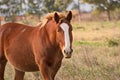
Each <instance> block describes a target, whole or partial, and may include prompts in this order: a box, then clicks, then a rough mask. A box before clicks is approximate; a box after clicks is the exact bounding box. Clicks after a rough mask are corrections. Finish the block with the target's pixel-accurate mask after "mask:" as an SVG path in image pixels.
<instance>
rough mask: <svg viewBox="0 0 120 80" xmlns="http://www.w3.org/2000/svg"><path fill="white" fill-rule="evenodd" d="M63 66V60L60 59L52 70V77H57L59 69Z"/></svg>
mask: <svg viewBox="0 0 120 80" xmlns="http://www.w3.org/2000/svg"><path fill="white" fill-rule="evenodd" d="M60 67H61V61H59V62H58V63H57V64H56V65H55V66H54V69H53V71H52V78H53V79H54V78H55V75H56V74H57V72H58V70H59V69H60Z"/></svg>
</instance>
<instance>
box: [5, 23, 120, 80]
mask: <svg viewBox="0 0 120 80" xmlns="http://www.w3.org/2000/svg"><path fill="white" fill-rule="evenodd" d="M73 27H74V28H73V35H74V41H73V49H74V53H73V56H72V58H71V59H64V60H63V64H62V67H61V68H60V70H59V72H58V73H57V75H56V79H55V80H120V21H118V22H114V21H111V22H74V23H73ZM13 75H14V72H13V68H12V66H11V65H9V64H7V67H6V72H5V80H13ZM36 76H38V73H34V74H33V73H26V75H25V80H38V79H35V78H36Z"/></svg>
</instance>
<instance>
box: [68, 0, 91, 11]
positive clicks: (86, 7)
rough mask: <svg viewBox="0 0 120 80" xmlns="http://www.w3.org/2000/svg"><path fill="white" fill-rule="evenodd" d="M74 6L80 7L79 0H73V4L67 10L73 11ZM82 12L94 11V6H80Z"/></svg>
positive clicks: (85, 4) (86, 4)
mask: <svg viewBox="0 0 120 80" xmlns="http://www.w3.org/2000/svg"><path fill="white" fill-rule="evenodd" d="M74 4H76V5H78V0H73V3H71V4H70V6H69V7H68V8H67V10H71V9H72V7H73V6H74ZM80 10H81V11H85V12H90V11H91V10H92V6H91V5H90V4H88V3H84V4H81V5H80Z"/></svg>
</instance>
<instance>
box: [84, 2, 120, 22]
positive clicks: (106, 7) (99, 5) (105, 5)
mask: <svg viewBox="0 0 120 80" xmlns="http://www.w3.org/2000/svg"><path fill="white" fill-rule="evenodd" d="M83 1H84V2H87V3H90V4H94V5H95V6H96V9H97V10H99V11H101V12H103V11H106V12H107V15H108V20H111V11H113V10H115V9H116V8H120V1H119V0H83Z"/></svg>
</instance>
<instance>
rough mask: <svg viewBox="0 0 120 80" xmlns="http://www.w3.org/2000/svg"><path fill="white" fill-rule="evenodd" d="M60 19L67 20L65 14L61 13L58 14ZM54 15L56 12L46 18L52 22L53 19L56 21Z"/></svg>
mask: <svg viewBox="0 0 120 80" xmlns="http://www.w3.org/2000/svg"><path fill="white" fill-rule="evenodd" d="M56 13H57V14H58V15H59V17H60V18H65V15H64V13H61V12H56ZM54 14H55V12H52V13H48V14H47V15H46V16H45V18H46V19H48V20H51V19H54Z"/></svg>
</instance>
